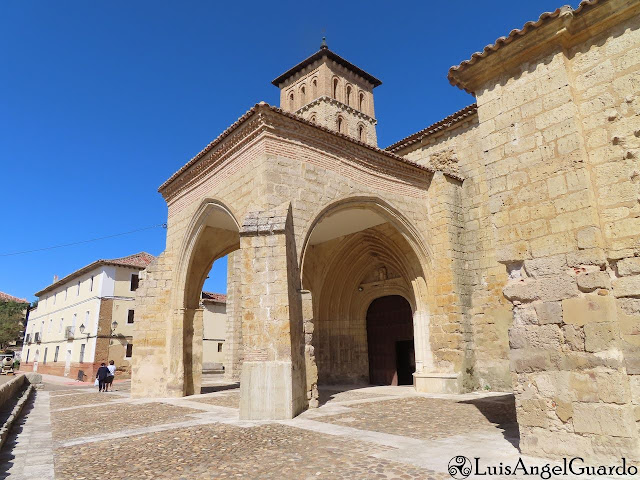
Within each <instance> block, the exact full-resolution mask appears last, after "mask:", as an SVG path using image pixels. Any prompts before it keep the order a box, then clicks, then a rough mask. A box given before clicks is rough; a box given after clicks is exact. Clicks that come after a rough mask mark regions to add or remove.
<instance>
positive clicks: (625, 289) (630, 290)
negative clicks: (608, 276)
mask: <svg viewBox="0 0 640 480" xmlns="http://www.w3.org/2000/svg"><path fill="white" fill-rule="evenodd" d="M613 295H614V296H616V297H637V296H640V275H634V276H632V277H621V278H616V279H615V280H614V281H613Z"/></svg>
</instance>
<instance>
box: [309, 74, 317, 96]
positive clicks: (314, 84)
mask: <svg viewBox="0 0 640 480" xmlns="http://www.w3.org/2000/svg"><path fill="white" fill-rule="evenodd" d="M311 93H312V94H313V98H316V97H317V96H318V79H316V78H314V79H313V80H312V81H311Z"/></svg>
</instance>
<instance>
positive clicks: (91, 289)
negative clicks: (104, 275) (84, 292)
mask: <svg viewBox="0 0 640 480" xmlns="http://www.w3.org/2000/svg"><path fill="white" fill-rule="evenodd" d="M89 291H91V292H93V275H91V281H90V283H89Z"/></svg>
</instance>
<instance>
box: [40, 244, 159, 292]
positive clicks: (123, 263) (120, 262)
mask: <svg viewBox="0 0 640 480" xmlns="http://www.w3.org/2000/svg"><path fill="white" fill-rule="evenodd" d="M155 258H156V257H154V256H153V255H151V254H150V253H147V252H139V253H134V254H133V255H129V256H127V257H121V258H112V259H101V260H96V261H95V262H93V263H90V264H89V265H87V266H84V267H82V268H81V269H79V270H76V271H75V272H73V273H70V274H69V275H67V276H66V277H63V278H61V279H60V280H58V281H57V282H54V283H52V284H51V285H49V286H48V287H47V288H44V289H42V290H40V291H39V292H36V297H39V296H41V295H43V294H45V293H47V292H50V291H51V290H55V289H56V288H58V287H59V286H61V285H63V284H65V283H67V282H69V281H70V280H73V279H74V278H76V277H79V276H80V275H84V274H85V273H87V272H90V271H91V270H94V269H96V268H98V267H102V266H106V265H113V266H116V267H129V268H139V269H140V270H144V269H145V268H147V267H148V266H149V264H150V263H151V262H152V261H153V260H154V259H155Z"/></svg>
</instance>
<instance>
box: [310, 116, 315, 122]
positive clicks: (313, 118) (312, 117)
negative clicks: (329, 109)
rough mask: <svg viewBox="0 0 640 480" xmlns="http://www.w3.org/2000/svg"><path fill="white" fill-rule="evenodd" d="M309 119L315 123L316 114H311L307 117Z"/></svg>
mask: <svg viewBox="0 0 640 480" xmlns="http://www.w3.org/2000/svg"><path fill="white" fill-rule="evenodd" d="M309 121H310V122H311V123H316V116H315V115H311V116H310V117H309Z"/></svg>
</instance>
